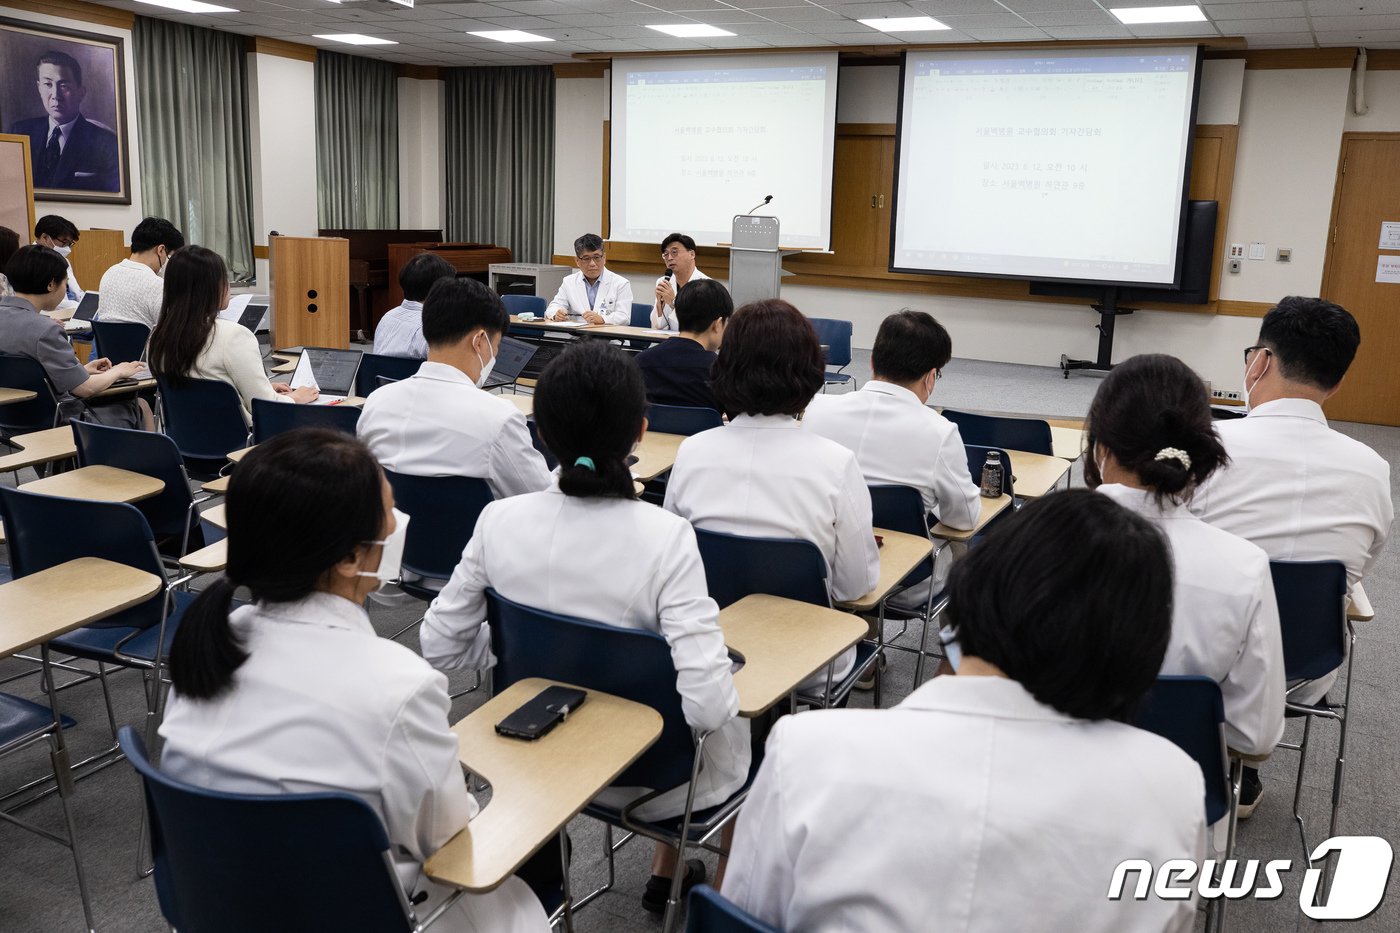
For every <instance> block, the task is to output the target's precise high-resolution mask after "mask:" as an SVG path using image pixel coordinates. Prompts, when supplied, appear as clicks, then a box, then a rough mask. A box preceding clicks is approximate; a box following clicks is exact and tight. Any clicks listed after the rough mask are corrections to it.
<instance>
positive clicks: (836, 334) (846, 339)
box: [811, 317, 855, 369]
mask: <svg viewBox="0 0 1400 933" xmlns="http://www.w3.org/2000/svg"><path fill="white" fill-rule="evenodd" d="M811 320H812V326H813V327H815V328H816V329H817V339H818V340H820V341H821V342H822V343H823V344H825V345H826V348H827V350H826V363H827V365H828V366H835V367H836V368H837V369H840V368H841V367H842V366H849V365H851V335H852V334H853V333H854V332H855V327H854V325H852V324H851V322H850V321H838V320H835V319H833V318H822V317H814V318H812V319H811Z"/></svg>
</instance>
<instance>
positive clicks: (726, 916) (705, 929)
mask: <svg viewBox="0 0 1400 933" xmlns="http://www.w3.org/2000/svg"><path fill="white" fill-rule="evenodd" d="M685 918H686V919H685V931H686V933H781V931H780V930H779V929H778V928H777V927H775V926H770V925H768V924H767V923H764V922H763V921H762V920H760V919H758V918H757V917H755V916H754V915H753V914H751V913H749V912H748V911H747V910H744V909H743V908H742V907H739V906H737V905H735V904H734V903H733V902H731V901H727V900H725V899H724V898H723V897H722V896H721V895H720V893H719V892H718V891H716V890H715V889H714V888H712V887H710V886H709V885H708V884H697V885H696V886H695V887H693V888H691V890H690V899H689V900H688V901H687V902H686V913H685Z"/></svg>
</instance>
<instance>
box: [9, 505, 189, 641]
mask: <svg viewBox="0 0 1400 933" xmlns="http://www.w3.org/2000/svg"><path fill="white" fill-rule="evenodd" d="M0 521H2V522H4V525H5V537H6V543H7V544H8V545H9V549H10V567H11V569H12V570H13V572H14V576H15V579H19V578H20V577H26V576H28V575H29V574H31V573H38V572H39V571H41V570H47V569H48V568H50V567H53V566H56V565H58V564H62V563H65V562H67V561H70V560H77V559H78V558H80V557H101V558H103V559H105V560H110V561H114V562H116V563H118V564H125V565H127V566H128V567H135V568H136V569H138V570H144V571H146V572H147V573H153V574H155V575H156V576H158V577H160V578H161V579H162V580H163V579H165V571H164V569H163V568H162V567H161V563H160V554H159V553H158V552H157V551H156V546H155V538H154V536H153V535H152V534H151V527H150V525H148V524H146V517H145V516H144V515H142V514H141V513H140V512H139V511H138V510H137V509H136V507H135V506H133V505H128V504H127V503H125V502H95V501H92V500H89V499H65V498H62V497H60V496H45V495H42V494H40V493H33V492H23V491H21V490H19V489H14V488H12V487H8V486H0ZM164 608H165V594H164V592H163V591H162V592H158V593H156V594H155V595H154V596H152V597H151V598H150V599H148V600H146V601H145V602H144V603H139V604H137V605H135V606H132V607H131V608H130V609H125V610H123V611H121V612H119V613H117V614H116V615H112V616H108V617H107V618H105V619H102V620H101V621H99V622H93V623H92V626H93V627H95V628H127V627H134V628H149V627H150V626H152V625H159V624H160V621H161V618H162V616H163V611H164Z"/></svg>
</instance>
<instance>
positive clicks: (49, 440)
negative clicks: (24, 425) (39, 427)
mask: <svg viewBox="0 0 1400 933" xmlns="http://www.w3.org/2000/svg"><path fill="white" fill-rule="evenodd" d="M10 442H11V443H12V444H13V445H14V446H16V447H18V448H19V450H18V451H16V452H15V453H12V454H5V455H4V456H3V457H0V471H3V472H8V471H10V470H22V469H24V468H25V467H32V466H41V465H43V464H45V463H53V462H54V461H55V460H67V459H69V458H70V457H76V456H77V455H78V445H77V443H76V442H75V441H74V440H73V429H72V428H71V427H69V426H68V425H64V426H63V427H61V428H49V429H48V430H46V431H35V432H34V433H32V434H16V435H15V436H14V437H12V438H10Z"/></svg>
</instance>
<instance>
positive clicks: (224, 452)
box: [156, 376, 248, 477]
mask: <svg viewBox="0 0 1400 933" xmlns="http://www.w3.org/2000/svg"><path fill="white" fill-rule="evenodd" d="M156 385H157V386H158V387H159V389H160V408H161V412H162V414H163V415H164V421H165V433H166V434H169V435H170V437H171V439H172V440H174V441H175V444H176V446H178V447H179V448H180V456H182V457H184V458H185V466H186V467H187V468H188V469H189V470H190V472H192V473H194V474H196V475H198V476H201V477H207V476H213V475H217V474H218V472H219V471H220V470H222V469H223V468H224V466H226V465H227V463H228V455H229V451H233V450H241V449H242V448H244V447H247V446H248V425H247V424H246V423H245V422H244V420H243V401H242V399H240V398H239V397H238V390H237V389H235V388H234V387H233V386H231V385H229V384H228V383H227V382H222V381H220V380H217V379H186V380H184V381H182V382H180V383H179V384H178V385H176V384H175V383H172V382H170V381H168V380H166V379H164V378H162V377H159V376H158V377H156Z"/></svg>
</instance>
